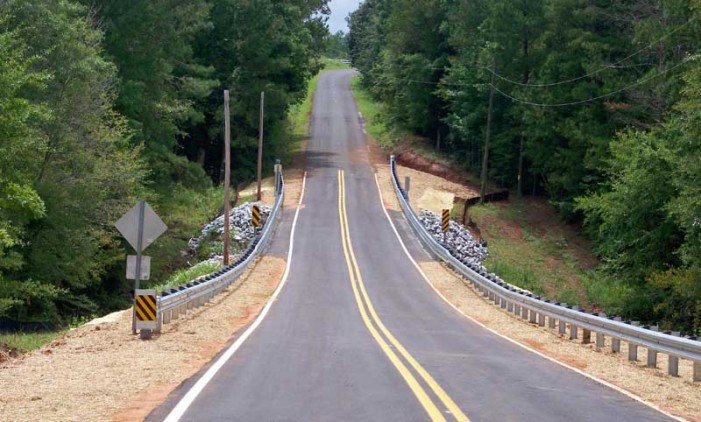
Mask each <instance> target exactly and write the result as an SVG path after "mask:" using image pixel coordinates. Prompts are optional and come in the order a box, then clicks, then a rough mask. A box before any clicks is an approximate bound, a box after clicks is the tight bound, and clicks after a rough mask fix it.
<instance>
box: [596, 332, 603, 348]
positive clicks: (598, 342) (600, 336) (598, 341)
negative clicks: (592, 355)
mask: <svg viewBox="0 0 701 422" xmlns="http://www.w3.org/2000/svg"><path fill="white" fill-rule="evenodd" d="M604 345H605V340H604V335H603V334H602V333H599V332H597V333H596V350H601V349H603V348H604Z"/></svg>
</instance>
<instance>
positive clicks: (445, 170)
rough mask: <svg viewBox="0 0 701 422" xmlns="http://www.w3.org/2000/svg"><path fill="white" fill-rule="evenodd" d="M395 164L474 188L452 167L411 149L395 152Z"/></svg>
mask: <svg viewBox="0 0 701 422" xmlns="http://www.w3.org/2000/svg"><path fill="white" fill-rule="evenodd" d="M397 164H399V165H402V166H404V167H409V168H410V169H414V170H418V171H423V172H424V173H429V174H432V175H434V176H438V177H441V178H443V179H446V180H449V181H451V182H453V183H459V184H462V185H466V186H468V187H471V188H474V186H472V185H471V184H470V183H468V181H467V180H466V179H465V178H464V177H462V176H460V175H459V174H458V172H457V171H455V170H454V169H452V168H450V167H449V166H447V165H445V164H443V163H439V162H436V161H433V160H430V159H428V158H426V157H423V156H421V155H419V154H417V153H416V152H414V151H411V150H408V151H404V152H401V153H399V154H397Z"/></svg>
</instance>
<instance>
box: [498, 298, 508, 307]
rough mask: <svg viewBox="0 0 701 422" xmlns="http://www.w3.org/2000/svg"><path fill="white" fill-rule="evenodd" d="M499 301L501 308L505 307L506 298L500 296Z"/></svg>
mask: <svg viewBox="0 0 701 422" xmlns="http://www.w3.org/2000/svg"><path fill="white" fill-rule="evenodd" d="M499 302H500V303H499V305H500V306H501V309H506V304H507V302H506V299H504V298H501V300H500V301H499Z"/></svg>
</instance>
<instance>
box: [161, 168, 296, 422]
mask: <svg viewBox="0 0 701 422" xmlns="http://www.w3.org/2000/svg"><path fill="white" fill-rule="evenodd" d="M306 182H307V172H304V177H303V179H302V194H301V195H300V197H299V204H298V206H297V211H296V212H295V218H294V220H293V221H292V230H291V232H290V249H289V251H288V252H287V265H286V266H285V272H284V274H283V275H282V279H281V280H280V284H279V285H278V287H277V289H275V292H273V295H272V296H271V297H270V299H268V302H267V303H266V304H265V307H264V308H263V310H262V311H261V313H260V314H259V315H258V318H256V320H255V321H254V322H253V324H251V325H250V326H249V327H248V329H246V331H244V333H243V334H241V336H240V337H239V338H237V339H236V341H235V342H234V343H233V344H232V345H231V346H229V348H228V349H227V350H226V352H224V354H223V355H221V356H220V357H219V359H217V361H216V362H215V363H214V365H212V366H211V367H210V368H209V369H208V370H207V372H205V373H204V375H202V377H200V379H199V380H197V382H196V383H195V385H193V386H192V387H191V388H190V390H188V392H187V393H186V394H185V395H184V396H183V398H182V399H180V401H179V402H178V404H177V405H176V406H175V407H174V408H173V410H171V412H170V413H169V414H168V416H167V417H166V418H165V419H164V422H177V421H179V420H180V418H182V417H183V415H184V414H185V412H187V409H188V408H189V407H190V405H191V404H192V403H193V402H194V401H195V399H196V398H197V396H199V395H200V393H201V392H202V390H204V388H205V387H206V386H207V384H208V383H209V382H210V381H211V380H212V378H214V376H215V375H216V374H217V372H219V370H220V369H221V368H222V367H223V366H224V365H225V364H226V362H227V361H228V360H229V359H231V357H232V356H233V355H234V354H235V353H236V352H237V351H238V350H239V348H240V347H241V345H242V344H243V343H244V342H245V341H246V340H247V339H248V337H249V336H250V335H251V334H253V332H254V331H255V330H256V328H258V326H259V325H260V324H261V322H263V319H264V318H265V316H266V315H267V314H268V311H269V310H270V308H271V307H272V306H273V302H275V301H276V300H277V297H278V295H279V294H280V291H281V290H282V288H283V287H284V286H285V282H286V281H287V276H288V275H289V273H290V265H291V263H292V251H293V249H294V239H295V229H296V228H297V218H298V217H299V210H300V209H301V208H302V207H301V205H302V200H303V199H304V188H305V186H306Z"/></svg>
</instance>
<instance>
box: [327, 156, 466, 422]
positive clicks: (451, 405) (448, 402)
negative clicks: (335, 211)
mask: <svg viewBox="0 0 701 422" xmlns="http://www.w3.org/2000/svg"><path fill="white" fill-rule="evenodd" d="M339 189H341V192H342V194H341V195H339V201H341V208H342V210H343V212H342V213H341V216H342V219H343V222H342V223H341V227H342V229H344V230H345V233H343V230H342V235H344V237H345V239H344V241H345V242H347V243H348V250H349V251H350V258H351V261H352V263H353V267H354V269H355V273H356V274H357V279H358V285H359V286H360V291H361V293H362V296H363V299H365V304H366V305H367V307H368V310H369V311H370V315H371V316H372V319H373V320H374V321H375V323H376V324H377V326H378V327H379V328H380V331H382V333H383V334H384V335H385V336H386V337H387V339H388V340H389V341H390V343H392V345H393V346H394V347H395V348H396V349H397V350H398V351H399V353H400V354H401V355H402V356H403V357H404V359H406V361H407V362H409V364H410V365H411V366H412V367H413V368H414V370H415V371H416V372H417V373H418V374H419V375H420V376H421V378H423V380H424V381H425V382H426V384H428V386H429V387H430V388H431V390H433V392H434V393H435V394H436V396H437V397H438V398H439V399H440V400H441V402H443V404H444V405H445V407H446V408H447V409H448V410H449V411H450V412H451V413H452V414H453V416H454V417H455V419H456V420H458V421H460V422H469V421H470V419H469V418H468V417H467V416H466V415H465V414H464V413H463V411H462V410H461V409H460V408H459V407H458V405H457V404H456V403H455V401H453V399H451V398H450V396H449V395H448V394H447V393H446V392H445V390H443V388H442V387H441V386H440V385H439V384H438V383H437V382H436V380H435V379H434V378H433V377H432V376H431V375H430V374H429V373H428V371H426V370H425V369H424V368H423V367H422V366H421V364H419V362H418V361H416V359H414V357H413V356H412V355H411V354H410V353H409V352H408V351H407V350H406V348H404V346H403V345H402V344H401V343H400V342H399V341H398V340H397V339H396V338H395V337H394V336H393V335H392V333H391V332H390V331H389V330H388V329H387V327H386V326H385V325H384V324H383V323H382V320H381V319H380V317H379V316H378V315H377V312H376V311H375V307H374V306H373V305H372V302H371V301H370V297H369V296H368V294H367V290H366V289H365V283H364V282H363V278H362V276H361V274H360V268H359V267H358V261H357V260H356V258H355V252H354V250H353V243H352V240H351V236H350V230H349V225H348V214H347V211H346V195H345V190H346V188H345V173H344V172H343V170H339ZM344 252H345V245H344ZM346 260H347V261H348V258H346ZM349 265H350V264H349ZM349 272H351V273H353V271H350V270H349ZM354 287H355V286H354Z"/></svg>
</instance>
